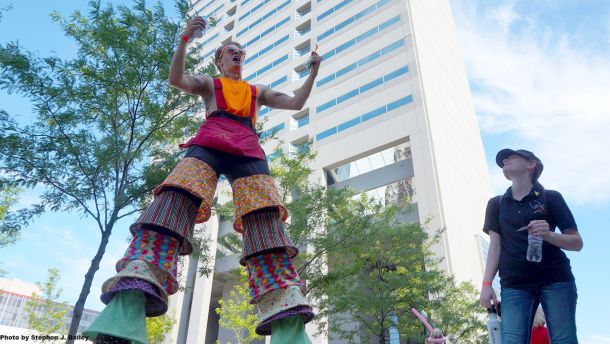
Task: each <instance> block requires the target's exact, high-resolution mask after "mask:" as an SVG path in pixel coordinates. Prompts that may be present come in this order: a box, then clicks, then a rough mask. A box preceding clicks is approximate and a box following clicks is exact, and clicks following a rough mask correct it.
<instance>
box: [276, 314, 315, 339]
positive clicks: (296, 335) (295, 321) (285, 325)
mask: <svg viewBox="0 0 610 344" xmlns="http://www.w3.org/2000/svg"><path fill="white" fill-rule="evenodd" d="M271 326H272V327H271V344H286V343H291V344H311V340H310V339H309V337H308V336H307V333H305V324H304V323H303V319H301V317H298V316H296V317H290V318H284V319H280V320H278V321H275V322H273V324H272V325H271Z"/></svg>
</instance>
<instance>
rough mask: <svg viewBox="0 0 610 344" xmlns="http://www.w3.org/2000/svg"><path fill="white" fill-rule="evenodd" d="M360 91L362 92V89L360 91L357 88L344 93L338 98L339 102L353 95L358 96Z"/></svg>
mask: <svg viewBox="0 0 610 344" xmlns="http://www.w3.org/2000/svg"><path fill="white" fill-rule="evenodd" d="M359 93H360V91H358V90H357V89H356V90H353V91H350V92H348V93H346V94H344V95H342V96H341V97H339V98H337V104H339V103H342V102H344V101H346V100H348V99H350V98H353V97H355V96H357V95H358V94H359Z"/></svg>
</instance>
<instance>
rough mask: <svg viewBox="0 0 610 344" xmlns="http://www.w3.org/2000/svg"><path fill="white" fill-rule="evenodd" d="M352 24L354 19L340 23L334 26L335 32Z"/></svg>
mask: <svg viewBox="0 0 610 344" xmlns="http://www.w3.org/2000/svg"><path fill="white" fill-rule="evenodd" d="M353 22H354V17H351V18H349V19H348V20H345V21H343V22H342V23H340V24H339V25H337V26H335V31H339V30H341V29H343V28H344V27H346V26H348V25H349V24H351V23H353Z"/></svg>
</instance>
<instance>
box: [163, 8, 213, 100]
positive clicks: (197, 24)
mask: <svg viewBox="0 0 610 344" xmlns="http://www.w3.org/2000/svg"><path fill="white" fill-rule="evenodd" d="M206 25H207V23H206V22H205V20H204V19H203V18H201V17H196V18H195V19H193V20H191V21H190V22H189V23H188V24H187V26H186V28H185V29H184V32H183V33H182V35H180V41H179V43H178V47H177V48H176V52H175V53H174V57H173V58H172V63H171V64H170V66H169V84H170V85H172V86H174V87H176V88H178V89H179V90H181V91H183V92H186V93H189V94H196V95H200V96H203V97H204V98H205V97H206V96H209V95H210V94H211V89H212V78H210V77H209V76H207V75H188V74H185V73H184V59H185V57H186V47H187V45H188V43H189V41H191V40H192V39H193V38H194V37H193V34H194V33H195V31H197V30H203V29H205V27H206Z"/></svg>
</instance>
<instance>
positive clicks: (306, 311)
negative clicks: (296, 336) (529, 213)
mask: <svg viewBox="0 0 610 344" xmlns="http://www.w3.org/2000/svg"><path fill="white" fill-rule="evenodd" d="M296 316H299V317H301V319H303V323H304V324H307V323H308V322H310V321H312V320H313V318H314V317H315V314H314V312H313V308H311V306H296V307H294V308H290V309H288V310H285V311H283V312H280V313H278V314H276V315H274V316H272V317H270V318H268V319H266V320H263V321H262V322H261V323H260V324H258V326H256V330H255V332H256V334H258V335H261V336H269V335H271V324H272V323H273V322H274V321H278V320H280V319H285V318H290V317H296Z"/></svg>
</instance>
